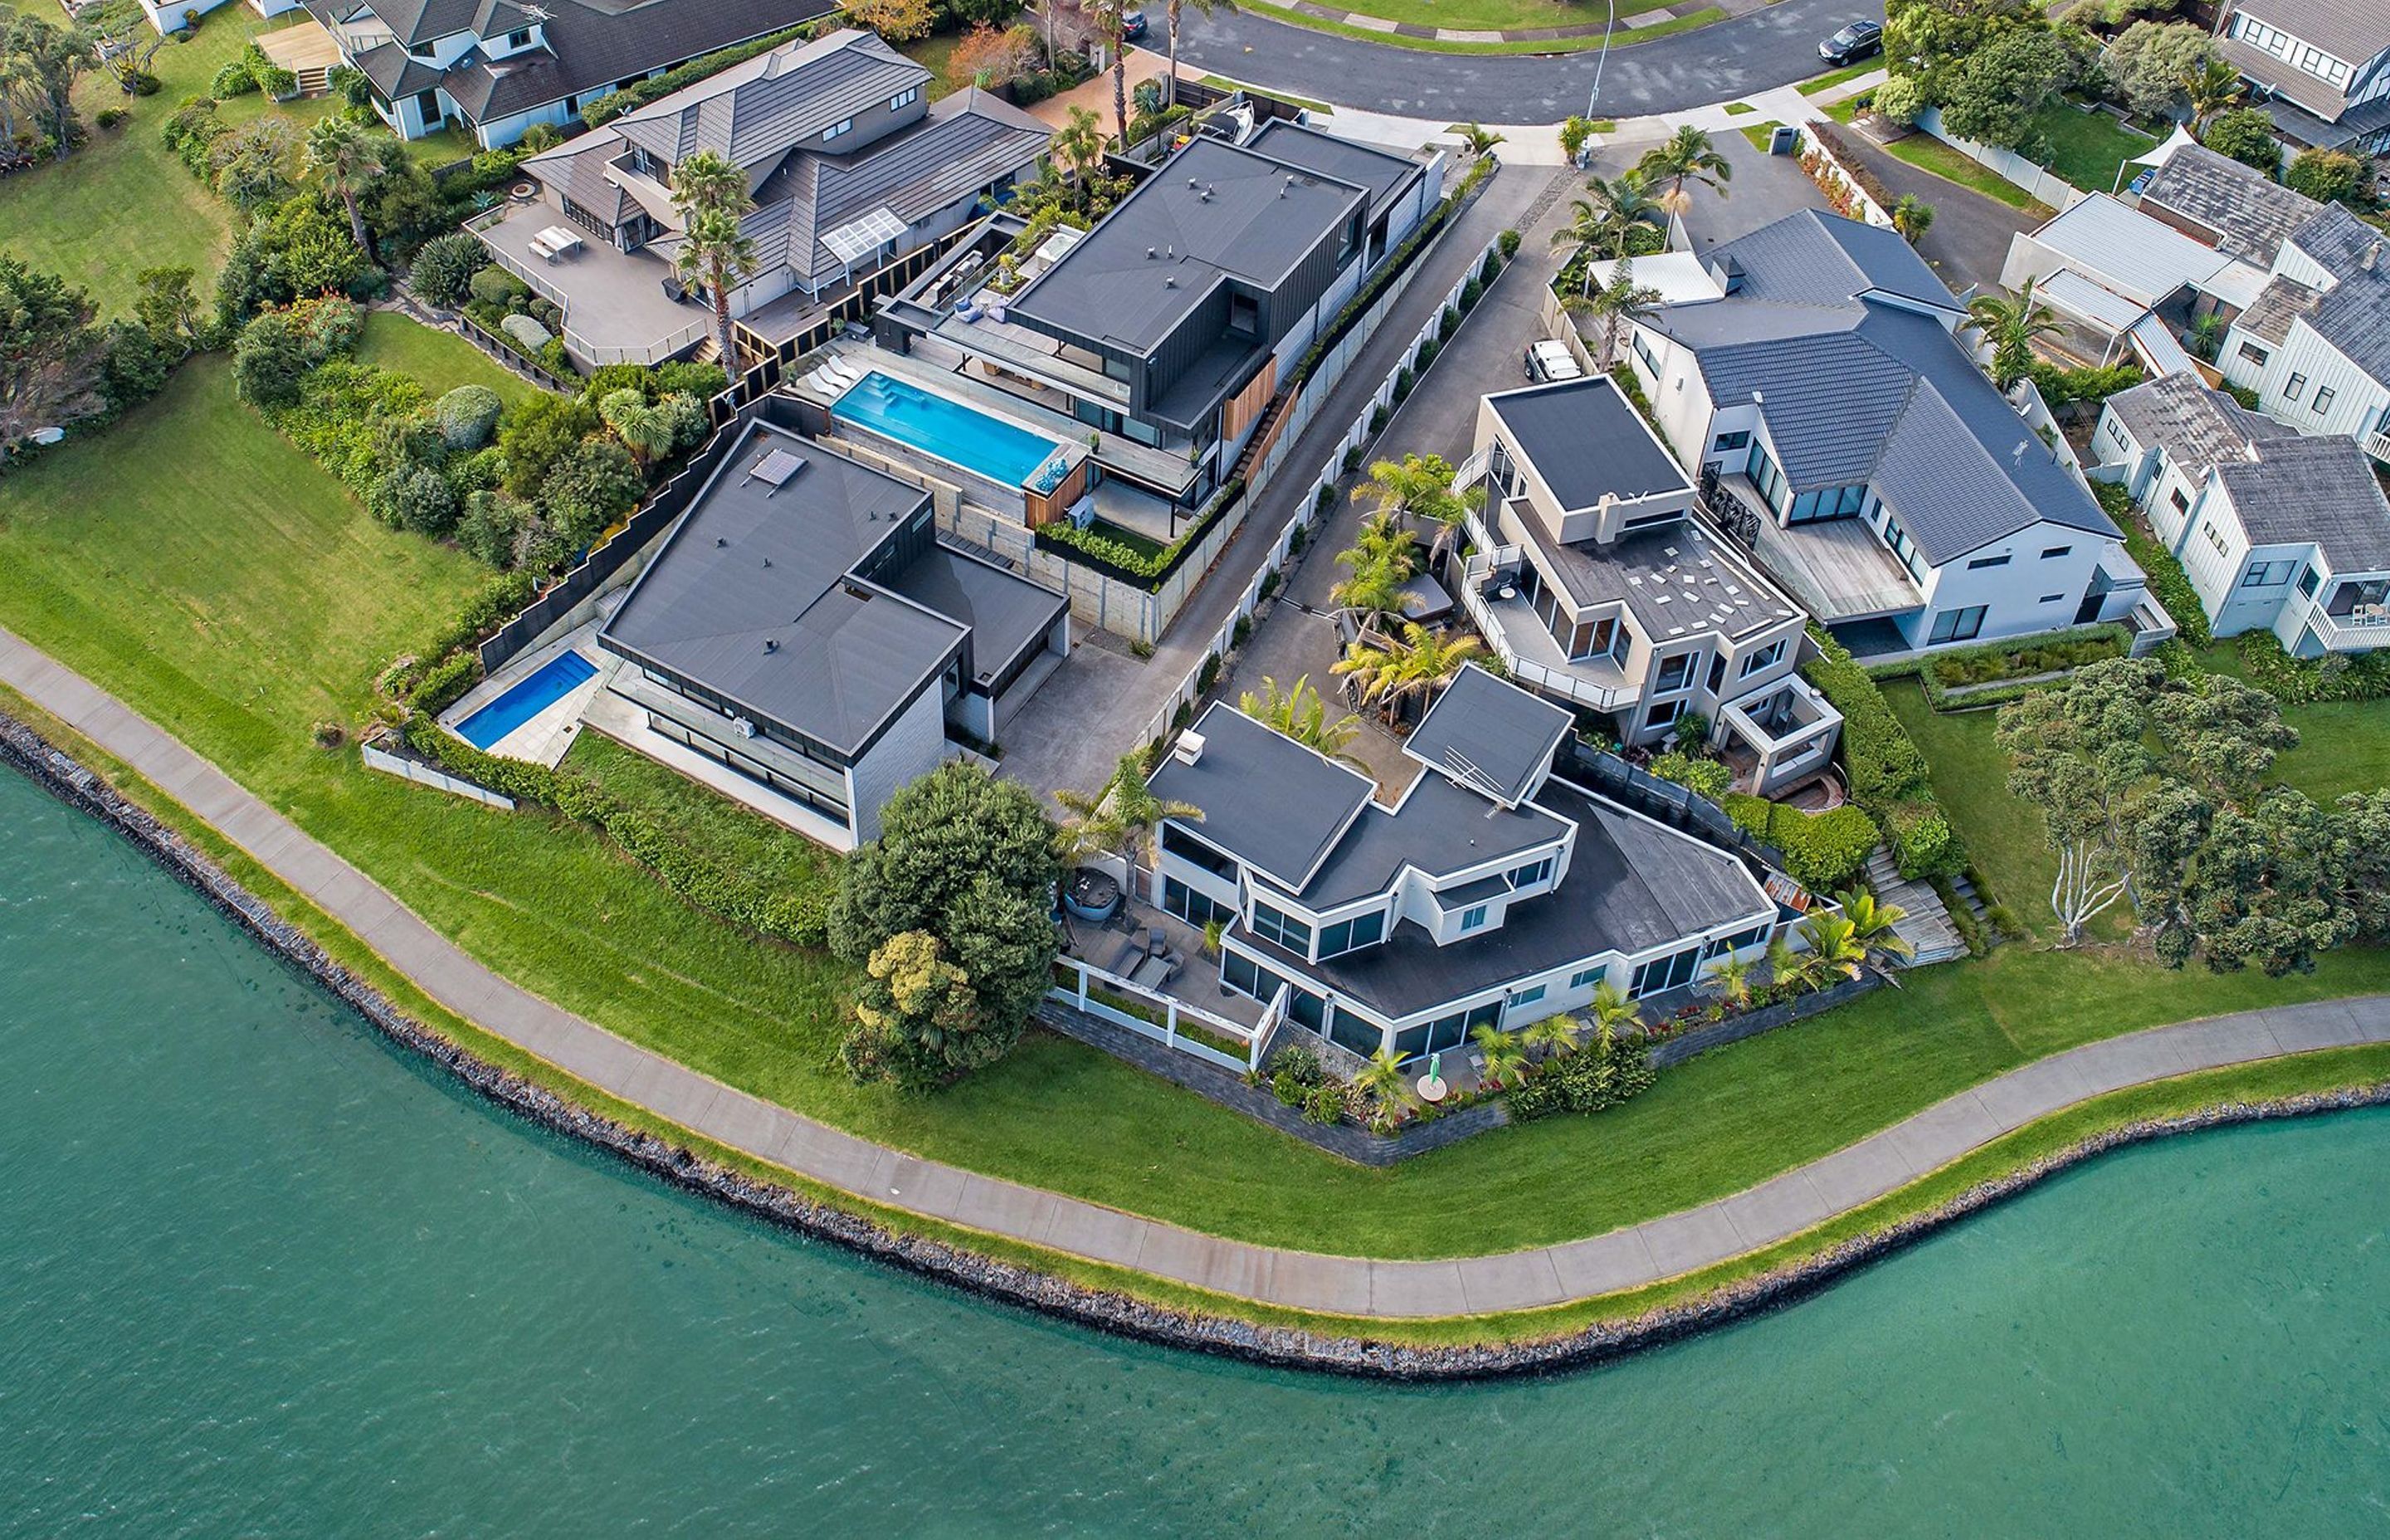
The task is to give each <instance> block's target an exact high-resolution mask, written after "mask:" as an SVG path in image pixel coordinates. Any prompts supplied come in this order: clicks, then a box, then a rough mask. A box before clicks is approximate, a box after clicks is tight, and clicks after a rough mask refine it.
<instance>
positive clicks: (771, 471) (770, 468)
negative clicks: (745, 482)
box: [747, 449, 805, 487]
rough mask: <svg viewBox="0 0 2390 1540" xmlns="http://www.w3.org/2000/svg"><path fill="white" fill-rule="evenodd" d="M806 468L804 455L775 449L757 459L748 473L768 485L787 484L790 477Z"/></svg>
mask: <svg viewBox="0 0 2390 1540" xmlns="http://www.w3.org/2000/svg"><path fill="white" fill-rule="evenodd" d="M803 468H805V461H804V456H802V455H791V454H790V453H789V452H788V451H787V450H785V449H775V450H773V451H772V452H771V453H769V454H767V455H765V456H764V457H763V458H762V459H760V460H757V461H756V462H755V468H753V469H752V470H750V471H749V472H747V474H748V475H750V476H752V477H753V478H754V479H755V480H757V481H762V482H764V483H765V485H767V486H775V487H777V486H786V485H787V484H788V481H789V478H790V477H791V476H793V475H795V474H796V473H797V472H798V471H800V470H803Z"/></svg>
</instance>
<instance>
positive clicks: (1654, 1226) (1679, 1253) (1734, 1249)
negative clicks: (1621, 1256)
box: [1636, 1206, 1751, 1278]
mask: <svg viewBox="0 0 2390 1540" xmlns="http://www.w3.org/2000/svg"><path fill="white" fill-rule="evenodd" d="M1636 1227H1637V1228H1638V1229H1639V1230H1641V1231H1642V1232H1643V1244H1644V1245H1646V1246H1648V1247H1650V1248H1651V1265H1652V1269H1653V1271H1654V1272H1655V1273H1656V1274H1657V1276H1659V1277H1664V1278H1672V1277H1676V1276H1677V1274H1679V1273H1690V1272H1691V1271H1692V1270H1693V1269H1695V1268H1697V1267H1706V1266H1708V1265H1709V1264H1711V1263H1713V1262H1723V1261H1725V1260H1726V1259H1727V1258H1728V1257H1733V1256H1741V1254H1742V1253H1743V1252H1745V1251H1749V1250H1751V1248H1750V1247H1749V1246H1748V1245H1746V1244H1744V1242H1743V1238H1742V1237H1741V1235H1739V1234H1737V1233H1736V1231H1735V1227H1734V1226H1733V1225H1732V1224H1730V1223H1728V1219H1727V1217H1726V1215H1725V1214H1724V1213H1720V1212H1719V1211H1718V1210H1717V1209H1716V1208H1715V1206H1712V1207H1706V1208H1699V1209H1687V1210H1685V1211H1684V1212H1683V1213H1672V1214H1670V1215H1668V1216H1667V1217H1666V1218H1665V1219H1654V1220H1651V1222H1649V1223H1648V1224H1644V1225H1639V1226H1636Z"/></svg>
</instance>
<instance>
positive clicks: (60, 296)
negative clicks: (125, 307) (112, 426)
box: [0, 252, 106, 460]
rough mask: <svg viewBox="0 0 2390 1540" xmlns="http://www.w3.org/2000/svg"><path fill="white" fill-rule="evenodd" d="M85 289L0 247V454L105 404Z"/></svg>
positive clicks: (99, 349) (100, 350)
mask: <svg viewBox="0 0 2390 1540" xmlns="http://www.w3.org/2000/svg"><path fill="white" fill-rule="evenodd" d="M92 316H93V310H92V303H91V297H90V296H89V295H87V294H85V293H84V291H83V290H82V289H76V288H74V287H72V286H71V285H70V284H69V283H68V282H67V281H66V280H65V279H64V278H61V277H59V276H58V275H57V274H55V273H43V272H38V271H36V270H34V269H33V268H31V267H28V266H26V265H25V264H24V263H21V262H19V261H18V260H17V259H16V258H15V257H12V256H9V255H7V254H6V252H0V460H5V459H6V457H7V456H10V455H12V454H14V453H16V452H17V451H18V450H19V449H20V448H21V447H23V446H24V444H25V443H26V442H27V441H28V440H29V439H30V438H31V437H32V435H33V434H35V433H37V432H40V431H41V430H44V429H47V428H64V427H66V426H68V425H69V424H70V423H72V422H73V421H75V420H76V419H77V418H79V417H90V416H91V415H93V414H94V413H96V412H98V411H99V410H100V409H101V408H102V406H103V405H104V404H105V403H104V401H103V400H102V397H101V395H100V391H99V385H100V369H101V365H102V363H103V360H104V358H105V352H106V350H105V347H104V343H103V339H102V338H101V336H100V333H99V332H98V330H97V329H96V328H95V327H93V325H92Z"/></svg>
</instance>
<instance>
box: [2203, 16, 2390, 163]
mask: <svg viewBox="0 0 2390 1540" xmlns="http://www.w3.org/2000/svg"><path fill="white" fill-rule="evenodd" d="M2216 32H2217V44H2216V51H2217V53H2219V54H2221V55H2222V56H2223V57H2224V61H2225V62H2226V63H2228V64H2229V65H2231V66H2232V67H2233V68H2234V69H2235V70H2238V71H2241V73H2242V77H2243V78H2245V79H2247V80H2249V81H2251V82H2253V83H2255V84H2256V85H2257V87H2258V88H2259V105H2261V106H2262V107H2264V108H2265V109H2266V111H2267V113H2268V115H2269V116H2271V117H2272V118H2273V120H2274V128H2275V131H2276V132H2277V133H2279V134H2281V136H2282V137H2283V138H2285V139H2288V140H2289V141H2291V143H2292V144H2294V145H2314V146H2318V147H2319V148H2325V149H2344V150H2347V151H2349V152H2350V153H2351V154H2355V155H2360V156H2363V155H2379V154H2381V153H2383V152H2384V150H2390V6H2384V5H2383V4H2381V0H2234V3H2233V4H2232V5H2231V6H2229V8H2228V9H2226V10H2225V11H2224V12H2223V15H2222V17H2221V19H2219V21H2218V22H2217V29H2216Z"/></svg>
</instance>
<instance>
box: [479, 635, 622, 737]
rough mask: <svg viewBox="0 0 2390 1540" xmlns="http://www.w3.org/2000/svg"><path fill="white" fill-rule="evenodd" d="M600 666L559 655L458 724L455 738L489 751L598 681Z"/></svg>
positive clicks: (578, 656) (572, 655)
mask: <svg viewBox="0 0 2390 1540" xmlns="http://www.w3.org/2000/svg"><path fill="white" fill-rule="evenodd" d="M597 674H598V665H597V664H595V663H593V662H591V661H589V660H588V659H586V658H584V657H583V656H581V654H580V653H578V652H572V651H565V652H559V653H558V654H557V655H556V656H555V657H553V658H551V659H549V660H548V661H546V662H545V663H542V664H541V665H540V666H539V668H538V669H537V670H536V671H535V672H534V673H533V674H532V675H531V676H530V677H529V678H527V679H521V680H518V681H516V683H515V684H514V685H513V686H512V687H510V688H508V691H507V693H506V694H504V695H502V696H500V697H498V698H497V699H495V700H493V701H491V702H490V703H489V704H488V705H486V706H484V707H482V709H481V710H480V711H478V712H474V713H473V714H472V715H470V716H469V717H467V718H466V719H465V720H464V721H462V722H459V723H458V724H456V736H457V737H459V738H463V739H464V740H465V741H466V742H468V743H469V744H471V745H472V746H473V747H474V748H476V749H482V750H487V749H489V748H491V747H493V746H494V745H495V744H496V743H497V742H499V740H501V739H503V738H505V737H506V736H507V735H508V733H511V732H513V731H514V730H515V729H516V728H517V727H520V726H521V725H523V724H524V723H526V722H529V721H530V720H531V719H532V718H533V717H535V716H537V715H538V714H539V713H540V712H544V711H546V710H547V708H548V707H550V706H553V705H555V704H556V703H557V702H558V701H559V700H561V699H564V698H565V697H566V696H568V695H571V694H572V692H573V691H574V690H576V689H579V688H580V687H582V686H583V685H585V684H586V683H588V681H590V680H591V679H594V678H596V677H597Z"/></svg>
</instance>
